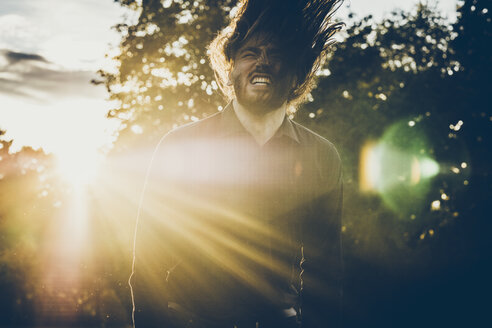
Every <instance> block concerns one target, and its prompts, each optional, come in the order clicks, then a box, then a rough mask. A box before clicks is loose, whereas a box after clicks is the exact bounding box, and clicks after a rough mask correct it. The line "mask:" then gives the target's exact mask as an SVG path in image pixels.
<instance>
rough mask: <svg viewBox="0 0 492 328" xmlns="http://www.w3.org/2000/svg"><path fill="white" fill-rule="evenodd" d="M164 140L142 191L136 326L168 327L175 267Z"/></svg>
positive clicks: (137, 242) (134, 277)
mask: <svg viewBox="0 0 492 328" xmlns="http://www.w3.org/2000/svg"><path fill="white" fill-rule="evenodd" d="M167 149H168V147H166V143H164V142H163V140H162V141H161V142H160V143H159V145H158V146H157V147H156V149H155V151H154V154H153V156H152V158H151V161H150V164H149V168H148V172H147V175H146V177H145V182H144V188H143V189H144V190H143V191H142V193H143V194H142V201H141V204H140V208H139V215H138V216H139V217H138V218H137V220H138V222H137V224H136V231H135V240H134V256H135V258H134V267H133V275H132V278H131V287H132V293H133V294H132V296H133V305H134V311H135V312H134V317H135V327H136V328H153V327H156V328H157V327H164V326H168V318H169V315H168V299H167V291H166V288H167V274H168V270H169V268H170V267H171V266H172V254H171V249H170V247H169V246H170V243H169V239H170V229H169V222H171V221H170V220H171V216H172V213H171V212H172V211H171V208H170V204H172V201H171V200H170V198H172V190H173V188H172V181H171V180H170V179H169V173H170V172H169V170H170V169H169V162H170V160H171V159H170V157H171V154H170V153H169V151H166V150H167Z"/></svg>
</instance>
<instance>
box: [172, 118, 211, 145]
mask: <svg viewBox="0 0 492 328" xmlns="http://www.w3.org/2000/svg"><path fill="white" fill-rule="evenodd" d="M220 114H221V112H217V113H214V114H212V115H210V116H208V117H206V118H203V119H201V120H198V121H195V122H190V123H187V124H184V125H181V126H179V127H176V128H174V129H172V130H171V131H169V132H168V133H167V134H166V135H165V136H164V137H163V140H165V141H166V142H171V141H177V140H183V139H190V138H192V139H194V138H198V137H207V136H212V135H213V134H214V133H216V131H217V127H218V124H219V122H220Z"/></svg>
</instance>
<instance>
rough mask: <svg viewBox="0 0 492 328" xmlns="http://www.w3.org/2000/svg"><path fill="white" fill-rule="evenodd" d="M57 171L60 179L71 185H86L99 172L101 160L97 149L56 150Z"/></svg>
mask: <svg viewBox="0 0 492 328" xmlns="http://www.w3.org/2000/svg"><path fill="white" fill-rule="evenodd" d="M55 156H56V159H57V173H58V174H59V176H60V177H61V178H62V180H63V181H64V182H66V183H68V184H70V185H72V186H73V187H83V186H88V185H89V184H91V183H93V182H94V181H95V180H96V178H97V176H98V173H99V172H100V168H101V163H102V160H103V158H102V157H103V156H102V154H100V153H99V152H98V151H97V150H95V149H93V150H85V151H82V150H81V149H73V150H65V151H63V152H57V153H56V154H55Z"/></svg>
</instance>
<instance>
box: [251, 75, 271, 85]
mask: <svg viewBox="0 0 492 328" xmlns="http://www.w3.org/2000/svg"><path fill="white" fill-rule="evenodd" d="M251 83H253V84H260V83H261V84H270V83H271V81H270V78H269V77H264V76H255V77H254V78H253V80H252V81H251Z"/></svg>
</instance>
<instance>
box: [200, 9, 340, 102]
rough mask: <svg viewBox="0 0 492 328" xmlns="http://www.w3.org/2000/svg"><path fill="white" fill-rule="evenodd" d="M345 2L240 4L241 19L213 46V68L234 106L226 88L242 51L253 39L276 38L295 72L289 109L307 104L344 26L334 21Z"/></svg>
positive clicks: (232, 91) (229, 26) (238, 18)
mask: <svg viewBox="0 0 492 328" xmlns="http://www.w3.org/2000/svg"><path fill="white" fill-rule="evenodd" d="M342 2H343V0H240V1H239V4H238V8H237V9H238V10H237V14H236V15H235V16H234V18H233V19H232V20H231V22H230V23H229V25H228V26H227V27H226V28H224V29H223V30H222V31H220V32H219V34H218V35H217V36H216V38H215V39H214V40H213V41H212V43H211V44H210V45H209V49H208V50H209V57H210V63H211V65H212V68H213V70H214V73H215V77H216V80H217V83H218V85H219V86H220V88H221V90H222V92H223V93H224V95H225V96H226V97H227V98H228V99H229V100H230V99H232V98H233V97H234V90H233V88H232V86H230V85H227V81H228V76H229V72H230V71H231V69H232V65H233V60H234V57H235V54H236V52H237V50H238V49H239V48H240V47H241V45H243V44H244V42H245V41H246V40H247V39H248V38H249V37H250V36H252V35H255V34H257V33H263V34H266V35H269V36H271V37H272V39H273V40H275V42H276V43H277V45H278V46H279V47H280V48H281V49H282V50H283V52H284V54H285V55H286V56H288V57H289V58H290V59H291V60H292V62H294V63H295V66H296V71H295V74H296V78H297V80H296V81H297V83H296V85H295V87H294V88H293V89H292V90H291V91H290V94H289V96H288V99H287V102H288V103H289V105H290V106H293V107H295V106H297V105H299V104H300V103H302V102H303V101H304V100H305V98H306V96H307V94H308V93H309V92H310V91H311V90H312V88H313V87H314V82H313V80H314V76H315V74H316V71H317V70H318V69H319V67H320V65H321V64H322V61H323V58H324V57H325V54H326V51H327V49H328V48H329V46H330V45H331V44H333V43H334V42H335V40H334V39H333V35H334V34H335V33H336V32H337V31H339V30H340V29H341V28H342V27H343V23H333V22H332V18H333V14H334V13H335V11H336V10H337V9H338V8H339V6H340V5H341V3H342Z"/></svg>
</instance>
